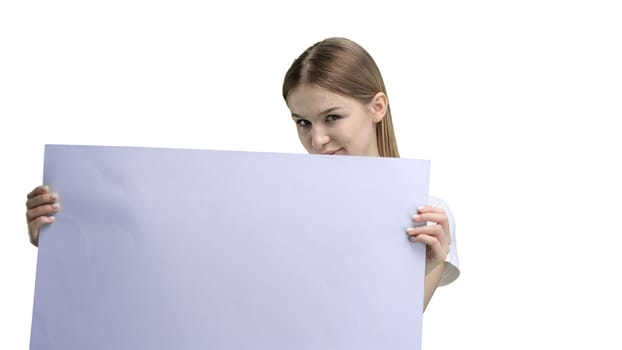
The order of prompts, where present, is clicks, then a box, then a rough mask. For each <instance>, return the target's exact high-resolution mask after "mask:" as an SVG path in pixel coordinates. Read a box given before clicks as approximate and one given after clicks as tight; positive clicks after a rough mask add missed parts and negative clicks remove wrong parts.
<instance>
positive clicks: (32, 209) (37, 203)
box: [26, 185, 60, 246]
mask: <svg viewBox="0 0 622 350" xmlns="http://www.w3.org/2000/svg"><path fill="white" fill-rule="evenodd" d="M59 210H60V205H59V203H58V194H56V193H54V192H51V191H50V188H49V187H48V186H46V185H44V186H38V187H36V188H35V189H34V190H32V191H31V192H30V193H28V200H27V201H26V220H27V221H28V236H30V243H32V244H33V245H35V246H37V245H38V244H39V229H40V228H41V226H43V225H47V224H50V223H52V222H54V216H52V215H53V214H55V213H57V212H58V211H59Z"/></svg>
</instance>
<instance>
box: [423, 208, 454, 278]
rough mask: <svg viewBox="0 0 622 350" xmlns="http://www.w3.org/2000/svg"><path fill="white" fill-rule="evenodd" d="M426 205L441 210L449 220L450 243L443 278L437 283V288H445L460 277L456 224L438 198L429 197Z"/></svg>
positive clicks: (449, 211)
mask: <svg viewBox="0 0 622 350" xmlns="http://www.w3.org/2000/svg"><path fill="white" fill-rule="evenodd" d="M428 205H431V206H433V207H437V208H441V209H443V210H445V213H446V214H447V217H448V218H449V231H450V235H451V242H450V244H449V254H447V258H446V259H445V262H446V264H445V272H444V273H443V277H441V281H440V282H439V286H445V285H448V284H450V283H451V282H453V281H455V280H456V279H457V278H458V276H460V264H459V263H458V246H457V243H456V222H455V221H454V216H453V215H452V213H451V210H449V205H447V203H445V201H443V200H442V199H440V198H436V197H429V198H428Z"/></svg>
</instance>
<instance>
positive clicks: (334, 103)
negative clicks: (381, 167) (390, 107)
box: [287, 85, 387, 156]
mask: <svg viewBox="0 0 622 350" xmlns="http://www.w3.org/2000/svg"><path fill="white" fill-rule="evenodd" d="M287 105H288V107H289V109H290V111H291V112H292V119H293V120H294V122H296V128H297V129H298V137H299V138H300V142H302V145H303V146H304V147H305V149H306V150H307V152H309V153H313V154H341V155H353V156H379V153H378V144H377V141H376V124H377V123H378V122H380V121H381V120H382V118H383V117H384V115H385V114H386V110H387V98H386V96H385V95H384V94H383V93H378V94H377V95H376V96H375V97H374V99H373V100H372V101H371V102H370V103H369V104H362V103H360V102H359V101H357V100H355V99H354V98H351V97H348V96H343V95H339V94H336V93H334V92H331V91H328V90H326V89H324V88H320V87H317V86H313V85H301V86H299V87H297V88H295V89H294V90H292V91H291V92H290V93H289V96H288V99H287Z"/></svg>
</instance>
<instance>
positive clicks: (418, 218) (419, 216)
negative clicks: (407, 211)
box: [413, 214, 421, 221]
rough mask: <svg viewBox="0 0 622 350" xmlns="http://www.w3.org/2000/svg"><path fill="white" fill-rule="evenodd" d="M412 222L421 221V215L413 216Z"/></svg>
mask: <svg viewBox="0 0 622 350" xmlns="http://www.w3.org/2000/svg"><path fill="white" fill-rule="evenodd" d="M413 220H415V221H419V220H421V215H419V214H415V215H413Z"/></svg>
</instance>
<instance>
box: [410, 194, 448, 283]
mask: <svg viewBox="0 0 622 350" xmlns="http://www.w3.org/2000/svg"><path fill="white" fill-rule="evenodd" d="M412 220H413V222H415V223H419V224H421V223H424V225H422V226H418V227H409V228H408V229H406V233H407V234H408V236H409V239H410V241H411V242H421V243H424V244H426V245H427V249H426V264H425V270H426V274H427V273H428V272H430V271H432V270H434V268H435V267H437V266H438V265H439V264H440V263H442V262H443V261H445V258H447V254H449V245H450V244H451V236H450V232H449V218H448V217H447V214H446V213H445V211H444V210H443V209H440V208H437V207H433V206H429V205H425V206H422V207H419V208H418V209H417V214H415V215H413V217H412ZM426 222H427V225H425V223H426Z"/></svg>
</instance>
